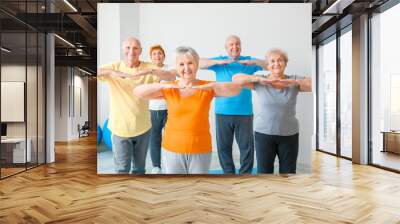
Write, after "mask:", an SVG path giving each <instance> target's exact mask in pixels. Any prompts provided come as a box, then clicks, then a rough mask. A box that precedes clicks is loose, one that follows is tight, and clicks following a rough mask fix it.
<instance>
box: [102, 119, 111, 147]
mask: <svg viewBox="0 0 400 224" xmlns="http://www.w3.org/2000/svg"><path fill="white" fill-rule="evenodd" d="M111 136H112V133H111V131H110V129H108V119H107V120H106V121H105V122H104V125H103V142H104V144H106V146H107V148H108V149H109V150H112V143H111Z"/></svg>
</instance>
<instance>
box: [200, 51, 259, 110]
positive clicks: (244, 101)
mask: <svg viewBox="0 0 400 224" xmlns="http://www.w3.org/2000/svg"><path fill="white" fill-rule="evenodd" d="M210 59H212V60H229V59H231V58H230V57H229V56H219V57H215V58H210ZM237 60H255V58H252V57H250V56H239V58H238V59H237ZM207 69H208V70H211V71H214V72H215V76H216V80H217V82H232V76H233V75H235V74H237V73H244V74H248V75H252V74H254V73H255V72H257V71H260V70H263V68H262V67H260V66H258V65H242V64H240V63H239V62H233V63H231V64H227V65H213V66H210V67H208V68H207ZM215 113H216V114H222V115H253V103H252V100H251V90H249V89H247V88H243V90H242V92H240V94H239V95H236V96H232V97H217V98H216V99H215Z"/></svg>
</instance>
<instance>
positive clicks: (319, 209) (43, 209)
mask: <svg viewBox="0 0 400 224" xmlns="http://www.w3.org/2000/svg"><path fill="white" fill-rule="evenodd" d="M56 152H57V153H56V158H57V162H56V163H55V164H51V165H47V166H41V167H39V168H35V169H33V170H29V171H27V172H25V173H22V174H19V175H16V176H13V177H10V178H7V179H5V180H2V181H0V223H44V222H47V223H119V224H120V223H218V224H225V223H374V224H375V223H385V224H386V223H400V175H399V174H396V173H391V172H387V171H384V170H380V169H377V168H374V167H369V166H358V165H352V164H351V162H350V161H347V160H343V159H337V158H335V157H332V156H329V155H326V154H323V153H317V152H316V153H314V154H313V173H312V174H311V175H295V176H290V177H281V176H273V175H265V176H244V177H215V176H213V177H159V176H158V177H156V178H155V177H154V176H153V177H150V176H147V177H134V176H98V175H97V174H96V144H95V139H94V138H85V139H84V140H81V141H77V142H72V143H70V144H58V145H57V150H56Z"/></svg>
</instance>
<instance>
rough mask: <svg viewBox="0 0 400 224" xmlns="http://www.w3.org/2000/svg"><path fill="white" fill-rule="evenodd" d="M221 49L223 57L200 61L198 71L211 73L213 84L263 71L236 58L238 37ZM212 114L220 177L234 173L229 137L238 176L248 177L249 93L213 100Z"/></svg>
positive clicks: (250, 142) (250, 149)
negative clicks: (235, 152)
mask: <svg viewBox="0 0 400 224" xmlns="http://www.w3.org/2000/svg"><path fill="white" fill-rule="evenodd" d="M225 49H226V52H227V54H228V55H227V56H220V57H215V58H210V59H201V60H200V65H199V67H200V68H202V69H208V70H211V71H214V72H215V75H216V80H217V82H232V76H233V75H235V74H237V73H244V74H248V75H252V74H254V73H255V72H257V71H259V70H263V69H266V67H267V66H266V64H264V63H265V62H264V61H263V60H258V59H255V58H252V57H250V56H241V55H240V53H241V42H240V38H239V37H238V36H235V35H231V36H229V37H228V38H226V41H225ZM215 113H216V133H217V147H218V157H219V162H220V164H221V167H222V169H223V171H224V173H225V174H234V173H235V164H234V162H233V158H232V144H233V136H235V138H236V142H237V143H238V146H239V150H240V169H239V173H241V174H242V173H251V171H252V169H253V162H254V140H253V104H252V97H251V90H249V89H243V90H242V92H241V93H240V94H239V95H237V96H234V97H218V98H216V99H215Z"/></svg>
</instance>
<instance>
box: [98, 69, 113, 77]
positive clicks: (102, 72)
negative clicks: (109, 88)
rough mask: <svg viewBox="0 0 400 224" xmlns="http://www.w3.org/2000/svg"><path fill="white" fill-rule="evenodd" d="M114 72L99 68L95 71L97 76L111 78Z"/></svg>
mask: <svg viewBox="0 0 400 224" xmlns="http://www.w3.org/2000/svg"><path fill="white" fill-rule="evenodd" d="M113 72H114V70H112V69H109V68H99V69H97V76H111V75H112V73H113Z"/></svg>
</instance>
